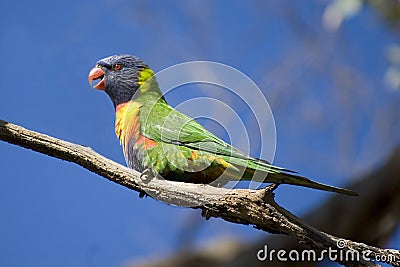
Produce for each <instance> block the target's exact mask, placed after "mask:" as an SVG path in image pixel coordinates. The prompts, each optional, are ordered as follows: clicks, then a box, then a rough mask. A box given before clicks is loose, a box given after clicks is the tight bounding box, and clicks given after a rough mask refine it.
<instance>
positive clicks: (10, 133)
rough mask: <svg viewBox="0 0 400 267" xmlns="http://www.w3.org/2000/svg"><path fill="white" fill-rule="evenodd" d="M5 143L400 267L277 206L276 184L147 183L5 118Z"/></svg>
mask: <svg viewBox="0 0 400 267" xmlns="http://www.w3.org/2000/svg"><path fill="white" fill-rule="evenodd" d="M0 140H3V141H6V142H8V143H11V144H15V145H18V146H21V147H25V148H28V149H32V150H34V151H37V152H40V153H43V154H46V155H49V156H52V157H56V158H59V159H62V160H66V161H70V162H73V163H76V164H78V165H80V166H82V167H84V168H86V169H88V170H90V171H92V172H94V173H96V174H98V175H100V176H102V177H104V178H106V179H108V180H110V181H113V182H115V183H118V184H120V185H123V186H125V187H128V188H130V189H132V190H134V191H137V192H139V193H140V195H141V196H143V195H144V194H148V195H151V196H152V197H154V198H156V199H158V200H160V201H163V202H166V203H172V204H175V205H180V206H191V207H195V208H199V209H201V210H202V214H203V215H204V216H205V217H206V218H209V217H216V218H222V219H224V220H226V221H229V222H233V223H240V224H246V225H253V226H254V227H255V228H257V229H260V230H263V231H266V232H270V233H276V234H278V233H279V234H285V235H288V236H291V237H293V238H295V239H296V241H297V242H299V243H302V244H303V245H304V247H306V248H309V249H313V250H315V251H316V252H317V253H318V252H322V250H326V251H328V250H332V249H335V250H338V251H339V252H340V251H341V252H342V253H343V254H342V255H346V252H348V253H350V252H354V251H356V252H357V253H359V255H360V258H359V260H348V259H346V258H345V257H337V258H336V260H335V261H337V262H339V263H341V264H344V265H346V266H377V265H376V264H375V263H374V262H372V261H368V260H366V259H363V257H362V255H363V253H364V255H365V253H367V252H368V256H369V258H371V259H372V260H379V259H381V258H383V257H385V259H386V260H385V261H384V262H386V263H389V264H392V265H393V266H400V251H398V250H393V249H381V248H378V247H374V246H369V245H366V244H363V243H359V242H354V241H351V240H347V239H341V238H339V237H336V236H333V235H330V234H327V233H324V232H322V231H318V230H317V229H315V228H313V227H311V226H309V225H307V224H306V223H304V222H302V221H301V220H300V219H299V218H297V217H296V216H294V215H293V214H291V213H290V212H289V211H287V210H285V209H284V208H282V207H281V206H279V205H278V204H277V203H276V202H275V200H274V193H273V190H274V189H275V188H276V186H274V185H273V186H269V187H267V188H265V189H260V190H247V189H234V190H228V189H224V188H217V187H212V186H209V185H197V184H189V183H180V182H171V181H165V180H161V179H148V180H143V179H142V178H141V177H140V173H138V172H136V171H134V170H131V169H128V168H126V167H124V166H122V165H120V164H118V163H116V162H114V161H112V160H110V159H107V158H105V157H104V156H102V155H100V154H98V153H96V152H95V151H94V150H92V149H91V148H89V147H86V146H82V145H77V144H74V143H70V142H67V141H63V140H60V139H57V138H54V137H51V136H48V135H45V134H41V133H37V132H34V131H31V130H28V129H25V128H23V127H20V126H17V125H14V124H11V123H8V122H6V121H3V120H0ZM347 216H351V215H349V214H347ZM339 241H340V242H341V244H343V245H344V247H343V248H338V246H337V244H338V242H339ZM317 255H318V254H317ZM336 255H340V254H339V253H338V254H336ZM325 256H327V254H326V253H325ZM255 257H256V255H255Z"/></svg>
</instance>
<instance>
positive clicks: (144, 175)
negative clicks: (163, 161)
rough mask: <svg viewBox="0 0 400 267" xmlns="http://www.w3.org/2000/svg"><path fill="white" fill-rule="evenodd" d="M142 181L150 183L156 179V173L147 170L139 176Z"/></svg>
mask: <svg viewBox="0 0 400 267" xmlns="http://www.w3.org/2000/svg"><path fill="white" fill-rule="evenodd" d="M139 178H140V180H142V181H143V182H149V181H150V180H151V179H153V178H154V173H153V171H152V170H151V169H149V168H147V169H145V170H144V171H143V172H142V173H141V174H140V176H139Z"/></svg>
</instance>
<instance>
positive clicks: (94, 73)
mask: <svg viewBox="0 0 400 267" xmlns="http://www.w3.org/2000/svg"><path fill="white" fill-rule="evenodd" d="M104 75H105V73H104V71H103V70H102V69H100V68H99V67H94V68H93V69H92V70H91V71H90V72H89V77H88V79H89V83H90V85H92V82H93V80H97V79H101V81H100V82H99V83H98V84H96V85H95V86H93V88H94V89H98V90H105V89H106V86H105V84H104Z"/></svg>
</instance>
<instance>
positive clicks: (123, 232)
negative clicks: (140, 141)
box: [0, 0, 400, 266]
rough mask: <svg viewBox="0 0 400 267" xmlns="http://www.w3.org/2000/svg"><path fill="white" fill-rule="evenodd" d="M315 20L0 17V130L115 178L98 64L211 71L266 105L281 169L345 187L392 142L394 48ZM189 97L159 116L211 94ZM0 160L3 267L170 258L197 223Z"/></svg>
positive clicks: (216, 227)
mask: <svg viewBox="0 0 400 267" xmlns="http://www.w3.org/2000/svg"><path fill="white" fill-rule="evenodd" d="M325 8H326V3H324V2H321V1H309V4H305V5H303V4H298V3H294V2H293V1H265V2H257V1H254V2H251V3H249V2H247V1H246V2H245V1H236V2H234V3H231V2H229V4H228V1H219V2H217V3H215V2H211V1H176V2H173V3H166V2H161V1H145V2H144V1H143V2H138V1H136V2H132V1H125V0H119V1H105V0H104V1H84V2H83V1H75V0H72V1H68V2H66V1H64V2H59V1H3V2H1V4H0V10H2V15H1V16H0V20H1V23H0V55H1V61H2V64H0V100H1V104H0V118H1V119H3V120H7V121H11V122H13V123H16V124H20V125H22V126H24V127H26V128H29V129H33V130H37V131H39V132H42V133H46V134H50V135H52V136H55V137H58V138H62V139H65V140H68V141H71V142H75V143H78V144H84V145H87V146H90V147H92V148H93V149H94V150H96V151H97V152H99V153H101V154H103V155H105V156H107V157H109V158H111V159H113V160H115V161H117V162H120V163H122V164H124V159H123V155H122V151H121V148H120V146H119V143H118V140H117V138H116V136H115V134H114V113H113V108H112V105H111V102H110V100H109V99H108V97H107V96H106V95H105V94H104V93H102V92H98V91H96V90H93V89H92V88H91V87H90V86H89V84H88V82H87V75H88V72H89V70H90V69H91V67H93V65H94V64H95V62H96V61H97V60H98V59H100V58H103V57H105V56H108V55H112V54H117V53H130V54H134V55H137V56H139V57H140V58H142V59H143V60H144V61H145V62H146V63H148V64H149V65H150V66H151V67H152V68H153V69H154V70H155V71H159V70H162V69H163V68H165V67H168V66H171V65H174V64H177V63H182V62H186V61H190V60H210V61H216V62H221V63H224V64H227V65H230V66H233V67H235V68H237V69H239V70H240V71H242V72H244V73H245V74H246V75H248V76H249V77H250V78H252V79H253V80H254V81H255V82H256V84H257V85H258V86H259V87H260V88H261V89H262V90H263V93H264V94H265V96H266V98H267V99H268V101H269V102H270V105H271V108H272V111H273V113H274V116H275V121H276V126H277V140H278V141H277V151H276V158H275V163H276V164H278V165H281V166H285V167H287V168H291V169H294V170H297V171H299V172H300V173H302V174H304V175H306V176H309V177H311V178H313V179H316V180H318V181H321V182H325V183H329V184H333V185H346V184H347V183H349V182H350V180H349V179H351V178H352V177H354V176H356V175H359V174H361V173H363V172H366V171H369V170H371V169H373V168H374V167H376V166H379V164H380V163H381V162H382V161H383V160H384V159H385V157H386V155H388V153H390V151H391V149H392V148H393V147H394V145H395V144H398V143H399V141H400V140H399V136H398V135H396V134H395V133H396V132H397V133H398V132H399V131H400V123H399V121H398V114H400V112H399V106H400V105H398V103H399V100H400V96H399V91H398V90H397V91H396V90H389V89H388V88H386V87H385V86H384V84H383V77H384V74H385V71H386V70H387V68H388V66H389V65H388V62H387V60H386V58H385V53H386V48H387V46H388V45H390V44H396V43H397V44H398V39H396V36H395V35H394V34H393V32H391V30H390V29H389V28H388V27H387V26H386V25H385V24H384V23H383V22H382V21H381V20H380V19H379V18H378V17H377V16H376V14H375V13H374V12H373V11H371V10H369V9H368V8H364V9H362V10H361V12H360V13H359V14H358V15H356V16H355V17H353V18H350V19H349V20H346V21H344V22H343V25H342V26H341V28H339V30H338V31H337V32H329V31H327V30H326V29H325V28H324V27H323V25H322V20H321V18H322V14H323V13H324V10H325ZM397 38H398V36H397ZM194 90H196V88H191V89H187V90H182V91H179V92H180V93H175V94H171V95H170V99H168V100H170V102H171V103H172V104H173V105H178V104H179V103H180V102H182V101H184V100H186V99H190V98H191V97H194V96H204V95H205V96H207V94H208V93H207V90H204V91H194ZM228 99H229V100H230V101H233V102H234V103H235V100H232V99H231V98H229V97H228V96H227V97H226V98H225V100H228ZM222 100H224V96H222ZM239 113H240V116H241V118H242V119H243V120H245V121H247V120H248V119H249V118H250V117H251V114H248V111H246V110H245V109H243V110H240V111H239ZM396 118H397V119H396ZM247 123H248V124H249V125H250V126H251V125H252V122H251V120H250V119H249V121H248V122H247ZM250 126H249V127H250ZM210 127H211V126H210ZM254 153H255V152H254ZM0 158H1V161H0V168H1V170H2V175H1V179H0V188H2V193H1V194H0V211H1V212H2V214H3V215H2V216H1V217H2V219H1V223H0V226H1V227H0V265H1V266H120V265H121V264H123V263H125V262H127V261H129V260H132V259H147V258H153V257H161V256H162V255H167V254H169V253H172V252H174V250H176V249H177V248H178V247H179V244H180V241H179V238H180V234H181V228H182V227H184V226H185V225H186V224H187V222H188V221H189V222H190V221H191V220H193V218H199V219H198V220H202V219H201V218H200V215H199V213H198V212H197V211H193V210H188V209H182V208H176V207H171V206H167V205H165V204H163V203H160V202H158V201H155V200H152V199H148V198H147V199H146V198H145V199H139V198H138V194H137V193H135V192H132V191H130V190H128V189H126V188H123V187H121V186H118V185H116V184H113V183H111V182H108V181H106V180H104V179H102V178H100V177H98V176H97V175H95V174H93V173H90V172H89V171H86V170H84V169H82V168H81V167H78V166H76V165H74V164H71V163H67V162H62V161H60V160H56V159H53V158H50V157H48V156H44V155H41V154H38V153H34V152H32V151H28V150H25V149H22V148H19V147H16V146H11V145H9V144H6V143H2V142H0ZM328 196H329V194H327V193H323V192H316V191H310V190H307V189H302V188H293V187H289V186H286V187H282V188H280V189H279V191H278V196H277V199H278V202H279V203H280V204H282V206H284V207H286V208H288V209H289V210H291V211H293V212H294V213H296V214H299V215H300V214H302V213H304V212H306V211H307V210H309V209H311V208H312V207H313V206H314V205H315V203H319V202H321V201H322V200H323V199H325V198H327V197H328ZM299 200H301V201H299ZM195 220H197V219H195ZM197 231H198V232H196V233H195V240H194V242H195V243H196V244H199V243H200V244H202V243H206V242H208V241H210V240H212V239H213V238H215V237H216V236H217V237H224V236H230V237H231V236H233V237H235V238H239V239H246V240H254V239H256V238H258V237H261V236H262V235H263V234H262V233H261V232H260V231H257V230H254V229H252V228H251V227H250V226H240V225H234V224H229V223H226V222H223V221H221V220H217V219H211V220H210V221H207V222H206V223H202V224H201V227H200V229H199V230H197ZM395 241H397V243H396V242H394V243H395V244H399V239H398V237H397V240H395ZM22 255H23V256H22Z"/></svg>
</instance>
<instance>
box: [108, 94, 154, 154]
mask: <svg viewBox="0 0 400 267" xmlns="http://www.w3.org/2000/svg"><path fill="white" fill-rule="evenodd" d="M140 106H141V105H140V104H139V103H137V102H133V101H131V102H126V103H122V104H119V105H118V106H117V107H116V110H115V114H116V119H115V133H116V135H117V136H118V138H119V141H120V142H121V145H122V146H123V147H124V152H125V149H126V148H127V147H128V143H130V142H132V143H133V144H134V145H140V146H142V145H144V147H145V148H146V149H148V148H151V147H154V146H156V145H157V143H156V142H155V141H153V140H151V139H149V138H147V137H145V136H143V135H142V133H141V131H140V121H139V110H140Z"/></svg>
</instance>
